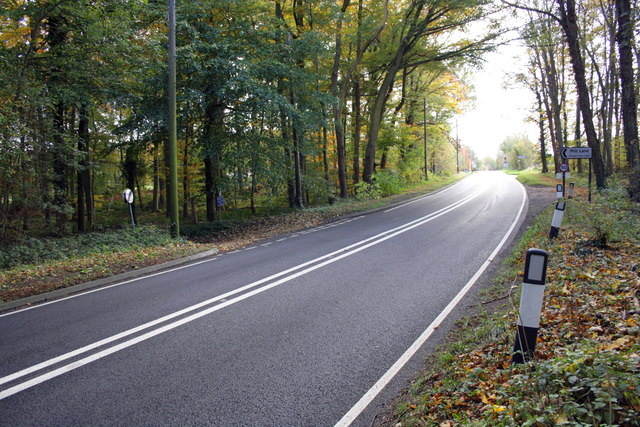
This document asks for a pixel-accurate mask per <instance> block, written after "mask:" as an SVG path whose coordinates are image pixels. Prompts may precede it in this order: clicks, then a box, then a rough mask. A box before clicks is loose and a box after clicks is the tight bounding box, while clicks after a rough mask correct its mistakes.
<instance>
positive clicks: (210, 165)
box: [202, 94, 224, 221]
mask: <svg viewBox="0 0 640 427" xmlns="http://www.w3.org/2000/svg"><path fill="white" fill-rule="evenodd" d="M209 97H210V100H209V103H208V104H207V109H206V111H205V123H204V129H203V133H202V138H203V147H204V174H205V179H204V187H205V188H204V190H205V195H206V208H207V221H215V219H216V209H217V206H216V196H217V195H218V190H219V188H218V187H219V179H220V174H221V173H220V153H221V151H222V147H221V141H220V138H221V136H222V130H223V119H224V106H223V105H222V103H221V100H219V99H218V98H217V97H216V96H215V95H212V94H210V95H209Z"/></svg>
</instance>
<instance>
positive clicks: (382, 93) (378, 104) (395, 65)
mask: <svg viewBox="0 0 640 427" xmlns="http://www.w3.org/2000/svg"><path fill="white" fill-rule="evenodd" d="M407 49H408V46H406V45H404V44H401V46H400V47H399V48H398V50H397V52H396V54H395V56H394V58H393V60H392V61H391V63H390V64H389V68H388V69H387V72H386V74H385V76H384V80H383V81H382V84H381V85H380V88H379V89H378V93H377V95H376V98H375V101H374V103H373V106H372V107H371V120H370V122H369V134H368V136H367V147H366V149H365V153H364V168H363V171H362V180H363V181H364V182H366V183H368V184H371V182H372V178H373V174H374V170H375V159H376V147H377V144H378V134H379V133H380V127H381V126H382V119H383V117H384V109H385V106H386V104H387V99H388V98H389V95H390V94H391V90H392V89H393V83H394V81H395V79H396V75H397V74H398V71H400V66H401V63H402V60H403V58H404V56H405V54H406V52H407Z"/></svg>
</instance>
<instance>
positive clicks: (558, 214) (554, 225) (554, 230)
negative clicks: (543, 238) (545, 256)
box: [549, 200, 566, 239]
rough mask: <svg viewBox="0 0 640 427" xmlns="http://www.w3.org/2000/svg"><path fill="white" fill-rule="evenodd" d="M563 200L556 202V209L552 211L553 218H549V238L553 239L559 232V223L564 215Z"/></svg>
mask: <svg viewBox="0 0 640 427" xmlns="http://www.w3.org/2000/svg"><path fill="white" fill-rule="evenodd" d="M565 204H566V203H565V201H564V200H561V201H559V202H558V203H556V209H555V210H554V211H553V219H552V220H551V230H549V238H550V239H553V238H556V237H558V233H559V232H560V225H561V224H562V218H563V217H564V208H565Z"/></svg>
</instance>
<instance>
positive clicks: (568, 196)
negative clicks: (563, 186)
mask: <svg viewBox="0 0 640 427" xmlns="http://www.w3.org/2000/svg"><path fill="white" fill-rule="evenodd" d="M574 187H575V184H574V183H573V182H570V183H569V191H568V192H567V198H568V199H573V190H574Z"/></svg>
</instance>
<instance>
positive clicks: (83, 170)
mask: <svg viewBox="0 0 640 427" xmlns="http://www.w3.org/2000/svg"><path fill="white" fill-rule="evenodd" d="M78 114H79V120H78V153H79V155H80V159H79V162H78V163H79V165H78V166H79V167H78V173H77V175H78V231H86V230H91V229H93V218H94V213H93V192H92V191H91V170H90V168H89V108H88V106H87V104H86V103H83V104H82V105H81V106H80V109H79V110H78ZM85 208H86V212H85ZM85 213H86V218H87V221H86V223H85Z"/></svg>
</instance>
